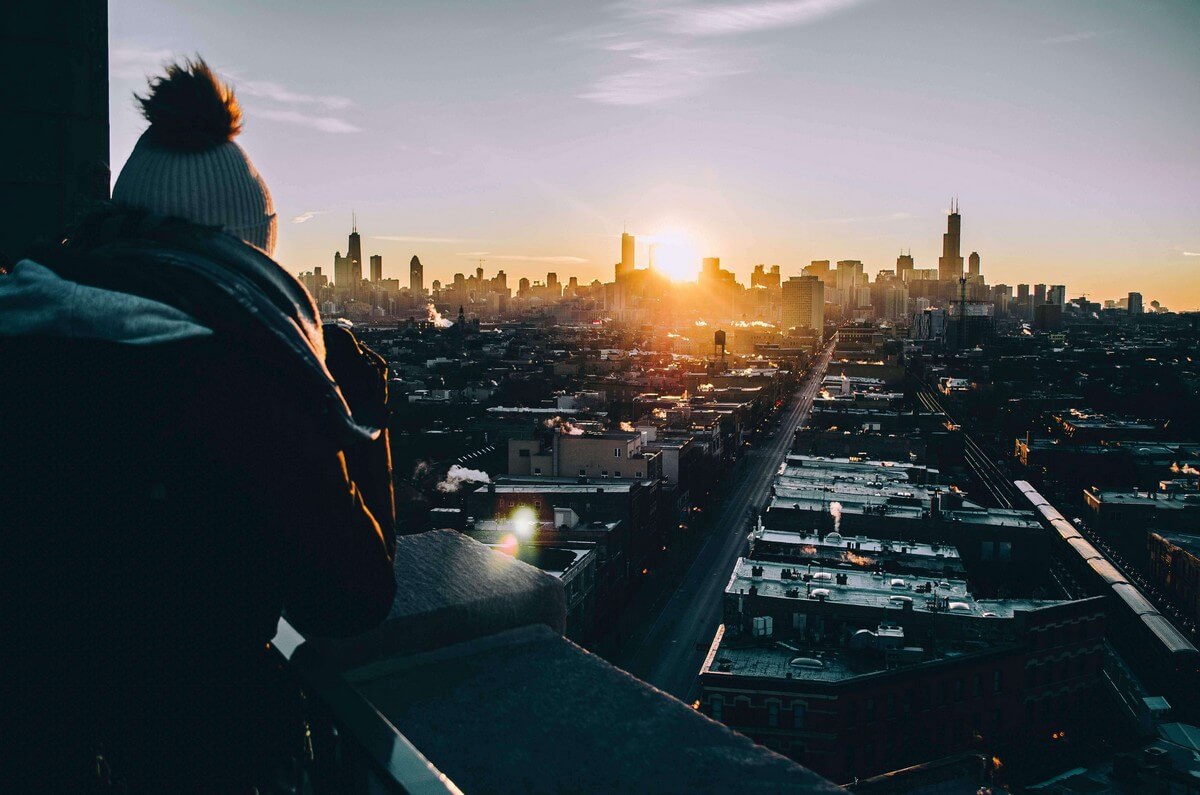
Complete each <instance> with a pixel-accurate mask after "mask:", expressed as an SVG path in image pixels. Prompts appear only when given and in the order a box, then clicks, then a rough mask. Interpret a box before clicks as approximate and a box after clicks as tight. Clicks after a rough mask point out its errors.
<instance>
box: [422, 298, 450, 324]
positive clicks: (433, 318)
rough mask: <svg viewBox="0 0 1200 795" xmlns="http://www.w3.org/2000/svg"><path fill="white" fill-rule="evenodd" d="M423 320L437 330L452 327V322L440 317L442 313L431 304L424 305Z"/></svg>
mask: <svg viewBox="0 0 1200 795" xmlns="http://www.w3.org/2000/svg"><path fill="white" fill-rule="evenodd" d="M425 318H426V319H427V320H428V321H429V322H430V323H432V324H433V325H434V326H435V327H437V328H450V327H451V326H453V325H454V321H453V320H447V319H446V318H444V317H442V313H441V312H439V311H438V310H437V307H436V306H434V305H433V303H432V302H430V303H428V304H425Z"/></svg>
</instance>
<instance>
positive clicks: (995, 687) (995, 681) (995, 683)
mask: <svg viewBox="0 0 1200 795" xmlns="http://www.w3.org/2000/svg"><path fill="white" fill-rule="evenodd" d="M1003 682H1004V675H1003V674H1001V673H1000V669H999V668H997V669H996V670H994V671H992V692H993V693H999V692H1000V686H1001V685H1002V684H1003Z"/></svg>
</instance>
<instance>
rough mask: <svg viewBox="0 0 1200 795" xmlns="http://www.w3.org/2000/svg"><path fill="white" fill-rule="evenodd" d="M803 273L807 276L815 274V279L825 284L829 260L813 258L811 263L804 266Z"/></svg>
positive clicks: (827, 278)
mask: <svg viewBox="0 0 1200 795" xmlns="http://www.w3.org/2000/svg"><path fill="white" fill-rule="evenodd" d="M804 273H805V274H806V275H808V276H816V277H817V281H819V282H821V284H825V283H826V282H828V281H829V260H827V259H815V260H813V261H812V264H810V265H805V266H804Z"/></svg>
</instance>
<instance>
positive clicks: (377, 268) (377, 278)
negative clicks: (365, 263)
mask: <svg viewBox="0 0 1200 795" xmlns="http://www.w3.org/2000/svg"><path fill="white" fill-rule="evenodd" d="M381 281H383V257H382V256H381V255H379V254H372V255H371V282H372V283H375V284H378V283H379V282H381Z"/></svg>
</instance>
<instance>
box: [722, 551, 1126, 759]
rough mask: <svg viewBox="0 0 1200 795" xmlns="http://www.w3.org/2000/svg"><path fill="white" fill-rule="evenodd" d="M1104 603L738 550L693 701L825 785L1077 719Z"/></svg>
mask: <svg viewBox="0 0 1200 795" xmlns="http://www.w3.org/2000/svg"><path fill="white" fill-rule="evenodd" d="M1104 615H1105V614H1104V609H1103V601H1102V600H1101V599H1099V598H1097V599H1088V600H1081V601H1055V600H1014V599H1003V600H981V599H976V598H974V597H973V595H972V594H971V593H970V592H969V591H968V590H967V584H966V583H965V582H964V581H962V580H955V579H939V578H935V577H929V578H927V577H923V576H911V575H891V574H884V573H873V572H863V571H847V570H844V569H839V568H829V567H824V566H812V567H811V568H809V567H804V568H798V567H795V566H793V565H790V564H786V563H781V562H772V561H761V560H753V559H746V558H743V559H740V560H739V561H738V564H737V566H736V568H735V570H734V572H733V575H732V577H731V579H730V581H729V585H728V586H727V587H726V590H725V602H724V623H723V624H722V627H721V629H720V630H719V631H718V633H717V636H716V637H715V638H714V640H713V642H712V646H711V648H710V650H709V653H708V656H707V658H706V659H705V662H704V666H703V668H702V670H701V675H700V680H701V685H702V697H701V699H700V705H699V706H700V709H701V710H702V711H704V712H705V713H706V714H708V715H709V716H710V717H712V718H714V719H716V720H720V721H722V722H723V723H725V724H727V725H728V726H730V727H732V728H735V729H737V730H738V731H740V732H742V733H744V734H747V735H749V736H750V737H751V738H753V739H754V740H756V741H757V742H760V743H762V744H763V745H766V746H767V747H769V748H772V749H774V750H776V751H779V752H780V753H783V754H786V755H788V756H791V757H792V758H794V759H797V760H802V761H803V762H804V764H806V765H808V766H810V767H812V768H813V769H814V770H817V771H819V772H822V773H823V774H824V775H826V776H828V777H830V778H832V779H833V780H835V781H839V782H850V781H853V780H854V779H855V778H865V777H868V776H872V775H876V774H879V773H882V772H884V771H888V770H895V769H898V768H903V767H906V766H908V765H910V764H914V763H918V762H924V761H927V760H929V759H930V758H931V757H940V756H947V755H951V754H957V753H962V752H966V751H981V752H984V753H988V754H1008V753H1010V752H1013V751H1014V750H1016V749H1019V748H1021V747H1022V746H1023V745H1025V744H1028V743H1031V742H1038V741H1042V740H1049V739H1050V738H1051V737H1052V736H1054V735H1059V736H1061V733H1063V732H1076V731H1084V730H1085V729H1086V726H1087V717H1088V715H1089V714H1090V711H1091V710H1092V708H1093V706H1094V705H1095V704H1096V703H1097V701H1098V696H1099V692H1100V688H1101V687H1102V685H1101V682H1102V673H1101V667H1102V663H1103V636H1104Z"/></svg>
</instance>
